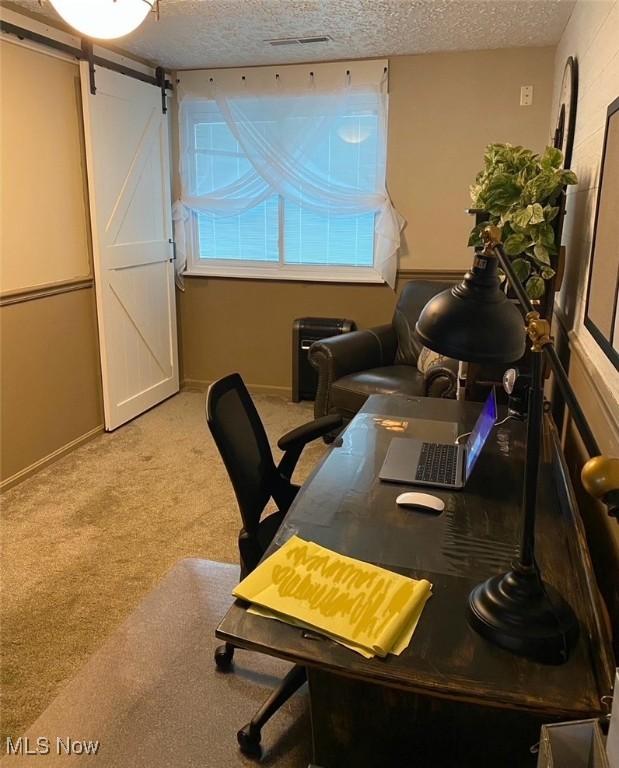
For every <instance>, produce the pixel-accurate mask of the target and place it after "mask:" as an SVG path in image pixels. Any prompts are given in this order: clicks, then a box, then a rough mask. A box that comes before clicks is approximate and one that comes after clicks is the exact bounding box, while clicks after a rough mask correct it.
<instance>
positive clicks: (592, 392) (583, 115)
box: [551, 0, 619, 650]
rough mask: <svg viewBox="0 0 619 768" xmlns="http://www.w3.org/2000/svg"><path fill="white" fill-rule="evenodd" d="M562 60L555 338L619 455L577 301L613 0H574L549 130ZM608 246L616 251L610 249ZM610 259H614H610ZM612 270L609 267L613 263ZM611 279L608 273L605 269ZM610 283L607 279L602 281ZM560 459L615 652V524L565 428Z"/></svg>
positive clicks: (612, 84) (618, 12) (609, 396)
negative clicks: (567, 174) (567, 130)
mask: <svg viewBox="0 0 619 768" xmlns="http://www.w3.org/2000/svg"><path fill="white" fill-rule="evenodd" d="M568 56H575V57H576V58H577V60H578V69H579V83H578V107H577V112H576V133H575V139H574V153H573V158H572V168H573V169H574V171H575V172H576V174H577V175H578V178H579V183H578V185H577V186H576V187H570V188H569V192H568V198H567V214H566V219H565V225H564V235H563V242H564V243H565V245H566V250H567V257H566V273H565V278H564V282H563V286H562V290H561V293H560V295H559V297H558V304H559V307H560V309H559V317H560V320H561V323H562V325H563V328H562V332H563V333H569V340H570V350H571V360H570V380H571V382H572V385H573V386H574V389H575V391H576V393H577V395H578V399H579V402H580V403H581V405H582V407H583V409H584V411H585V415H586V416H587V419H588V420H589V422H590V424H591V428H592V430H593V432H594V434H595V437H596V439H597V441H598V442H599V444H600V448H601V450H602V451H603V452H605V453H608V454H610V455H613V456H619V372H618V371H617V370H616V369H615V368H614V366H613V365H612V364H611V362H610V361H609V360H608V358H607V357H606V356H605V355H604V353H603V352H602V350H601V349H600V348H599V347H598V345H597V344H596V342H595V340H594V339H593V338H592V336H591V335H590V334H589V332H588V331H587V330H586V328H585V327H584V326H583V310H584V306H583V305H584V295H585V292H586V286H587V273H588V262H589V258H590V253H591V240H592V235H593V221H594V216H595V208H596V200H597V191H598V184H599V174H600V162H601V158H602V144H603V138H604V126H605V123H606V110H607V108H608V105H609V104H610V103H611V102H612V101H613V100H614V99H616V98H617V96H618V95H619V1H618V0H608V1H606V0H600V1H599V2H595V3H589V2H583V1H582V0H579V2H578V3H577V4H576V7H575V9H574V12H573V14H572V17H571V19H570V21H569V23H568V25H567V27H566V29H565V31H564V33H563V36H562V38H561V41H560V42H559V45H558V46H557V52H556V56H555V64H554V68H555V76H554V90H553V109H552V113H551V125H554V122H555V120H556V111H557V108H558V98H559V88H560V84H561V80H562V77H563V69H564V67H565V61H566V59H567V57H568ZM615 246H616V244H615ZM615 258H617V254H615ZM614 267H615V270H614V271H616V260H615V263H614ZM610 271H611V272H612V271H613V270H610ZM609 279H613V280H614V274H613V275H612V277H611V276H609ZM565 452H566V455H567V456H568V459H569V460H570V462H571V466H572V469H573V477H574V483H575V485H576V490H577V493H578V495H579V497H580V500H581V509H582V511H583V515H584V518H585V523H586V526H587V531H588V534H589V538H590V544H591V549H592V554H593V563H594V566H595V568H596V574H597V577H598V581H599V583H600V586H601V588H602V590H603V592H604V596H605V598H606V602H607V604H608V606H609V609H610V612H611V617H612V620H613V623H614V630H615V640H616V643H617V647H618V650H619V579H618V578H617V574H618V573H619V525H617V524H616V522H614V521H611V520H610V519H609V518H608V516H607V514H606V510H605V508H604V507H602V506H601V505H599V504H596V503H594V502H593V501H592V500H591V499H589V498H588V497H587V496H586V494H585V493H584V492H583V491H582V489H581V487H580V480H579V474H580V468H581V466H582V464H583V462H584V461H585V460H586V458H587V457H586V455H585V453H584V451H583V449H582V445H581V443H580V441H579V439H578V438H577V437H576V435H575V431H574V428H573V425H572V424H571V423H569V422H568V424H567V427H566V433H565Z"/></svg>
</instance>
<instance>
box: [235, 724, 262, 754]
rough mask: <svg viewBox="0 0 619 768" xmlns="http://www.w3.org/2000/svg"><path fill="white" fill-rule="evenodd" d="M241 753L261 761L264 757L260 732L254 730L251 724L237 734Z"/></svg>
mask: <svg viewBox="0 0 619 768" xmlns="http://www.w3.org/2000/svg"><path fill="white" fill-rule="evenodd" d="M236 738H237V741H238V742H239V747H240V748H241V752H242V753H243V754H244V755H246V756H247V757H253V758H255V759H260V757H262V747H261V746H260V731H256V730H255V729H254V728H252V725H251V723H247V725H244V726H243V727H242V728H241V730H240V731H239V732H238V733H237V734H236Z"/></svg>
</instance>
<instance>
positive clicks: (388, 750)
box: [308, 668, 552, 768]
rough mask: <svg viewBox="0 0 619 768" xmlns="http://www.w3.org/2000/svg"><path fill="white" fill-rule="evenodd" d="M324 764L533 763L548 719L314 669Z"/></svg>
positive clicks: (469, 766) (494, 767)
mask: <svg viewBox="0 0 619 768" xmlns="http://www.w3.org/2000/svg"><path fill="white" fill-rule="evenodd" d="M308 683H309V691H310V707H311V717H312V742H313V761H314V763H315V764H316V765H319V766H321V768H343V767H344V768H346V766H351V768H352V766H354V768H387V767H388V768H534V766H535V764H536V757H535V756H534V755H531V753H530V747H531V746H532V745H533V744H535V743H537V742H538V741H539V729H540V726H541V724H542V722H548V721H549V720H552V718H548V717H545V718H541V719H540V718H539V717H532V716H530V715H527V714H523V713H521V712H516V711H514V710H509V709H499V708H489V707H481V706H478V705H475V704H462V703H458V702H455V701H449V700H447V699H439V698H431V697H429V696H421V695H417V694H412V693H407V692H404V691H400V690H397V689H395V688H386V687H383V686H380V685H374V684H370V683H364V682H360V681H357V680H351V679H349V678H345V677H341V676H339V675H334V674H332V673H330V672H324V671H322V670H317V669H312V668H308Z"/></svg>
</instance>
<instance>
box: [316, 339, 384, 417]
mask: <svg viewBox="0 0 619 768" xmlns="http://www.w3.org/2000/svg"><path fill="white" fill-rule="evenodd" d="M396 347H397V338H396V335H395V331H394V330H393V326H391V325H381V326H379V327H377V328H370V329H368V330H363V331H353V332H352V333H344V334H342V335H341V336H332V337H330V338H328V339H322V340H321V341H315V342H314V343H313V344H312V346H311V347H310V350H309V356H308V357H309V361H310V363H311V364H312V366H313V367H314V368H316V370H317V371H318V388H317V391H316V400H315V404H314V415H315V416H317V417H320V416H324V415H325V414H327V413H329V407H330V406H329V391H330V389H331V385H332V384H333V382H335V381H337V380H338V379H340V378H341V377H342V376H346V375H348V374H350V373H357V371H365V370H368V369H369V368H380V367H381V366H383V365H392V364H393V360H394V358H395V351H396Z"/></svg>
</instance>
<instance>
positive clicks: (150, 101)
mask: <svg viewBox="0 0 619 768" xmlns="http://www.w3.org/2000/svg"><path fill="white" fill-rule="evenodd" d="M80 67H81V82H82V101H83V110H84V132H85V139H86V160H87V165H88V189H89V196H90V215H91V226H92V239H93V257H94V271H95V288H96V296H97V315H98V323H99V341H100V347H101V369H102V374H103V402H104V409H105V428H106V429H107V430H113V429H116V427H119V426H120V425H121V424H124V423H125V422H126V421H128V420H129V419H132V418H133V417H134V416H137V415H138V414H140V413H142V412H143V411H145V410H146V409H148V408H150V407H151V406H153V405H156V404H157V403H159V402H161V400H163V399H165V398H166V397H169V396H170V395H172V394H174V393H175V392H178V353H177V338H176V310H175V294H174V262H173V244H172V222H171V200H170V175H169V149H168V125H167V120H166V116H165V115H164V114H162V111H161V91H160V90H159V89H158V88H156V87H155V86H153V85H149V84H148V83H143V82H141V81H139V80H135V79H133V78H130V77H127V76H125V75H120V74H118V73H116V72H112V71H110V70H107V69H104V68H102V67H97V70H96V89H97V92H96V94H95V95H92V94H91V93H90V86H89V75H88V63H87V62H81V64H80Z"/></svg>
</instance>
